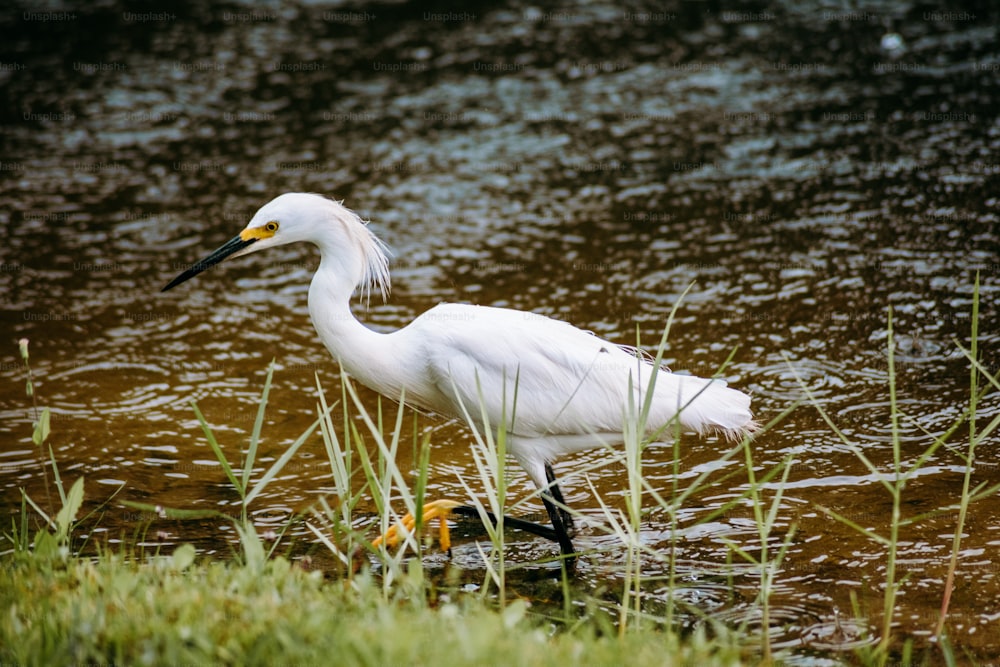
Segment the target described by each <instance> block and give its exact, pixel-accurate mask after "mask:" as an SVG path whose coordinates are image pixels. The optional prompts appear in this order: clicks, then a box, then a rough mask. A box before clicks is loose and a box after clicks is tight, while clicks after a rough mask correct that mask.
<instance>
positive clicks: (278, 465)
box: [243, 416, 323, 505]
mask: <svg viewBox="0 0 1000 667" xmlns="http://www.w3.org/2000/svg"><path fill="white" fill-rule="evenodd" d="M322 419H323V417H322V416H321V417H320V418H319V419H317V420H316V421H314V422H313V423H312V424H311V425H310V426H309V428H307V429H306V430H305V432H303V433H302V435H300V436H299V437H298V438H296V440H295V442H293V443H292V444H291V446H289V447H288V449H286V450H285V451H284V452H283V453H282V455H281V456H280V457H278V460H277V461H275V462H274V463H273V464H271V467H270V468H268V469H267V472H265V473H264V476H263V477H261V478H260V481H259V482H257V483H256V484H255V485H254V487H253V489H251V490H250V493H248V494H247V497H246V498H245V499H244V501H243V502H244V504H247V505H249V504H250V503H251V502H252V501H253V499H254V498H256V497H257V496H258V495H259V494H260V492H261V491H263V490H264V489H265V487H267V485H268V484H270V483H271V480H273V479H274V478H275V477H276V476H277V475H278V473H280V472H281V470H282V468H284V467H285V465H287V464H288V462H289V461H290V460H291V458H292V457H293V456H295V452H297V451H299V447H301V446H302V444H303V443H304V442H305V441H306V440H308V439H309V436H311V435H312V434H313V433H314V432H315V431H316V428H317V427H318V426H319V424H320V421H321V420H322Z"/></svg>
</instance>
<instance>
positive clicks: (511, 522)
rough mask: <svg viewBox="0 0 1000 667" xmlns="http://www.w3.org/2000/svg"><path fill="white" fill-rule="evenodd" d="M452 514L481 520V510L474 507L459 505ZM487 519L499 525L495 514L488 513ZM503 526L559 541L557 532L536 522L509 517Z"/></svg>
mask: <svg viewBox="0 0 1000 667" xmlns="http://www.w3.org/2000/svg"><path fill="white" fill-rule="evenodd" d="M452 514H457V515H459V516H467V517H471V518H473V519H478V518H479V510H477V509H476V508H475V507H473V506H472V505H459V506H458V507H456V508H455V509H453V510H452ZM486 516H487V518H489V520H490V521H491V522H493V525H494V526H496V525H497V518H496V515H494V514H493V512H487V513H486ZM503 525H504V526H506V527H508V528H516V529H517V530H523V531H524V532H526V533H531V534H532V535H537V536H538V537H544V538H545V539H547V540H552V541H553V542H558V541H559V539H558V538H557V537H556V531H555V530H554V529H552V528H549V527H548V526H543V525H541V524H540V523H535V522H534V521H527V520H525V519H518V518H517V517H513V516H507V515H506V514H505V515H504V517H503Z"/></svg>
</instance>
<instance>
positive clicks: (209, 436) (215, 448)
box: [191, 401, 246, 498]
mask: <svg viewBox="0 0 1000 667" xmlns="http://www.w3.org/2000/svg"><path fill="white" fill-rule="evenodd" d="M191 407H192V408H194V414H195V417H197V418H198V423H199V424H201V430H202V432H203V433H204V434H205V439H206V440H208V446H209V447H211V448H212V452H213V453H214V454H215V458H217V459H218V460H219V465H221V466H222V470H223V471H224V472H225V473H226V477H227V478H228V479H229V483H230V484H232V485H233V488H235V489H236V491H237V492H239V494H240V498H243V497H244V496H245V495H246V489H244V488H243V484H242V483H241V482H240V480H239V479H238V478H237V477H236V474H235V473H234V472H233V468H232V466H231V465H229V461H228V460H227V459H226V455H225V453H223V451H222V448H221V447H220V446H219V443H218V442H217V441H216V440H215V434H214V433H212V427H210V426H209V425H208V422H207V421H206V420H205V417H204V415H202V414H201V410H199V409H198V404H197V403H195V402H194V401H192V402H191Z"/></svg>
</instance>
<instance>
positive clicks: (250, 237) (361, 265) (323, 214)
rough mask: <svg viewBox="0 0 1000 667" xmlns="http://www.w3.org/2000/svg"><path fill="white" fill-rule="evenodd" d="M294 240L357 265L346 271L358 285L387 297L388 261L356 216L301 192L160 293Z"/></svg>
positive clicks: (272, 204)
mask: <svg viewBox="0 0 1000 667" xmlns="http://www.w3.org/2000/svg"><path fill="white" fill-rule="evenodd" d="M298 241H310V242H312V243H315V244H316V245H318V246H320V249H321V250H323V252H324V253H327V252H330V253H333V254H336V255H337V256H338V260H337V261H338V262H339V263H341V264H344V265H351V264H356V265H357V266H356V269H355V268H351V269H350V272H351V273H356V274H357V281H358V282H359V283H360V282H365V283H367V284H368V285H370V286H374V287H376V288H377V289H379V290H380V291H381V292H382V293H383V296H384V295H385V294H386V292H387V290H388V285H389V274H388V260H387V258H386V254H385V246H384V245H383V244H382V242H381V241H380V240H379V239H378V238H377V237H375V235H374V234H372V233H371V232H370V231H369V230H368V227H367V226H366V225H365V224H364V223H363V222H362V221H361V219H360V218H359V217H358V216H357V214H355V213H353V212H352V211H350V210H348V209H347V208H345V207H344V206H343V205H341V204H340V203H338V202H336V201H333V200H332V199H327V198H326V197H323V196H322V195H317V194H309V193H303V192H288V193H285V194H283V195H280V196H278V197H275V198H274V199H272V200H271V201H269V202H268V203H266V204H264V206H262V207H261V208H260V210H258V211H257V213H255V214H254V216H253V218H251V219H250V222H249V223H248V224H247V226H246V227H245V228H244V229H243V231H241V232H240V233H239V234H237V235H236V236H234V237H233V238H232V239H230V240H229V241H227V242H226V243H224V244H223V245H222V246H221V247H219V248H218V249H217V250H215V252H213V253H211V254H210V255H208V256H207V257H205V258H204V259H203V260H201V261H200V262H196V263H195V264H193V265H192V266H191V267H190V268H189V269H187V270H186V271H184V272H183V273H181V274H180V275H179V276H177V277H176V278H174V279H173V280H171V281H170V282H169V283H167V285H166V286H165V287H164V288H163V289H162V290H161V291H163V292H166V291H167V290H169V289H171V288H174V287H176V286H177V285H180V284H181V283H183V282H185V281H186V280H189V279H190V278H193V277H194V276H196V275H198V274H199V273H201V272H202V271H205V270H206V269H209V268H211V267H213V266H215V265H216V264H218V263H219V262H221V261H223V260H225V259H227V258H229V257H240V256H242V255H249V254H250V253H252V252H257V251H259V250H264V249H265V248H271V247H274V246H279V245H285V244H287V243H296V242H298ZM328 249H329V250H328ZM324 256H325V255H324Z"/></svg>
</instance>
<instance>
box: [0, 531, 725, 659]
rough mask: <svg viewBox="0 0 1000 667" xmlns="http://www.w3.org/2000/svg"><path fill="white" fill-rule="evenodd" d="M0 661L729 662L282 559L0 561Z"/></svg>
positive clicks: (188, 552)
mask: <svg viewBox="0 0 1000 667" xmlns="http://www.w3.org/2000/svg"><path fill="white" fill-rule="evenodd" d="M0 607H2V608H3V609H4V610H5V611H4V612H3V616H2V621H0V663H2V664H11V663H14V664H24V665H66V664H88V663H90V664H94V663H97V664H108V663H113V664H118V665H139V664H156V665H198V664H219V663H222V664H240V665H277V664H282V665H323V664H342V665H434V664H439V665H445V664H446V665H485V664H499V663H503V664H516V665H567V664H587V665H620V664H633V665H651V664H658V665H663V664H689V665H695V664H696V665H731V664H739V662H740V656H739V653H738V651H737V650H736V649H735V648H732V647H728V648H727V647H725V646H724V645H720V643H719V642H718V641H709V640H708V639H706V638H705V637H703V636H701V635H693V636H689V637H687V638H685V640H684V641H683V642H681V641H679V640H678V639H677V637H676V636H674V635H671V634H668V633H665V632H661V631H656V630H644V631H639V632H630V633H628V634H627V635H625V636H624V637H622V638H619V637H617V636H612V637H608V636H603V637H602V636H599V635H598V634H597V633H595V631H594V629H593V628H592V627H590V626H588V625H582V626H579V627H578V628H577V629H575V630H574V631H572V632H559V633H555V632H554V631H553V630H554V628H553V627H552V626H551V624H548V623H546V622H544V621H543V620H542V619H539V618H537V617H535V616H534V615H532V614H530V613H528V606H527V604H526V603H524V602H521V601H517V602H514V603H512V604H509V605H508V606H507V607H506V608H504V609H503V610H496V609H493V608H491V607H490V605H489V604H487V603H485V602H483V601H482V600H480V599H479V598H473V597H470V596H467V597H463V598H462V599H459V600H456V601H454V602H452V601H447V600H444V599H440V598H439V599H437V600H436V601H435V602H434V604H431V603H429V602H427V601H426V598H425V597H424V596H416V597H402V596H401V597H392V598H389V599H386V598H385V597H383V595H382V592H381V590H380V586H379V585H378V584H377V583H375V582H373V581H371V580H368V579H366V578H364V577H361V578H356V579H355V580H354V581H353V582H352V584H351V585H346V584H345V583H344V582H343V581H334V580H325V579H324V578H323V577H322V575H321V574H320V573H319V572H306V571H303V570H302V569H301V568H299V567H295V566H292V565H290V564H289V562H288V561H287V560H285V559H284V558H281V557H278V558H274V559H272V560H269V561H268V562H267V563H266V565H265V566H264V567H263V568H262V569H259V570H258V569H257V568H255V567H253V566H251V565H247V564H240V563H235V562H231V563H223V562H209V561H205V562H196V561H195V558H194V551H193V549H188V548H185V547H181V548H179V549H178V550H177V551H176V552H175V553H174V554H173V555H172V556H169V557H163V558H156V559H153V560H150V561H147V562H144V563H136V562H127V561H125V560H123V559H121V558H119V557H114V556H102V557H100V558H98V559H97V560H96V561H91V560H83V559H76V558H70V559H68V560H67V561H65V562H57V563H53V562H48V563H46V562H45V561H43V560H41V559H37V558H34V557H16V558H15V557H8V558H5V560H4V561H3V568H2V569H0Z"/></svg>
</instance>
